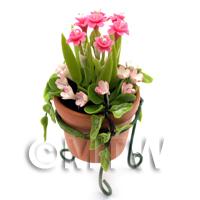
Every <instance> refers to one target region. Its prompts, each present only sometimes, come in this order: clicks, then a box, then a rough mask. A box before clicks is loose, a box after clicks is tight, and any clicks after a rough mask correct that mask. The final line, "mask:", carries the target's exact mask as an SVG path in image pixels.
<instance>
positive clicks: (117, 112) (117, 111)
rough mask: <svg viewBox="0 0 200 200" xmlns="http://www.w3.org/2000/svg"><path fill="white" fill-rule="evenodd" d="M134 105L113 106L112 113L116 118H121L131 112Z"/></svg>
mask: <svg viewBox="0 0 200 200" xmlns="http://www.w3.org/2000/svg"><path fill="white" fill-rule="evenodd" d="M132 105H133V104H132V103H122V104H119V105H113V106H112V107H111V109H110V111H111V112H112V113H113V115H114V117H115V118H121V117H122V116H123V115H124V114H125V113H127V112H128V111H130V110H131V108H132Z"/></svg>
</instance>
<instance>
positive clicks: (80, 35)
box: [67, 29, 86, 46]
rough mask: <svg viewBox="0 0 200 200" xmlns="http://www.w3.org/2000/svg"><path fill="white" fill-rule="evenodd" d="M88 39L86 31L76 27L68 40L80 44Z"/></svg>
mask: <svg viewBox="0 0 200 200" xmlns="http://www.w3.org/2000/svg"><path fill="white" fill-rule="evenodd" d="M85 39H86V33H85V32H82V31H81V30H80V29H74V30H72V32H71V33H70V35H69V39H68V40H67V42H73V44H74V45H76V46H78V45H80V44H81V42H84V41H85Z"/></svg>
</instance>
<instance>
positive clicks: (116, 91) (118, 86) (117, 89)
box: [109, 80, 123, 102]
mask: <svg viewBox="0 0 200 200" xmlns="http://www.w3.org/2000/svg"><path fill="white" fill-rule="evenodd" d="M122 84H123V81H122V80H120V81H118V83H117V84H116V86H115V88H114V90H113V91H112V92H111V94H110V97H109V100H110V102H112V101H113V100H114V99H115V98H117V96H118V95H119V94H120V93H121V87H122Z"/></svg>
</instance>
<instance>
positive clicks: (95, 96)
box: [88, 83, 104, 104]
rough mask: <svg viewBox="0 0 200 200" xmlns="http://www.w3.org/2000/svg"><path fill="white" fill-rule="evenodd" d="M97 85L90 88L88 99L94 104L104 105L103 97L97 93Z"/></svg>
mask: <svg viewBox="0 0 200 200" xmlns="http://www.w3.org/2000/svg"><path fill="white" fill-rule="evenodd" d="M95 87H96V84H95V83H93V84H91V85H90V86H89V87H88V98H89V100H90V101H92V103H94V104H102V103H103V102H104V100H103V97H102V96H100V95H98V94H97V93H96V92H95Z"/></svg>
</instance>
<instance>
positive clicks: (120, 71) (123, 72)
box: [117, 65, 130, 79]
mask: <svg viewBox="0 0 200 200" xmlns="http://www.w3.org/2000/svg"><path fill="white" fill-rule="evenodd" d="M117 76H118V78H119V79H125V78H128V77H129V76H130V69H129V68H127V67H125V66H123V65H120V66H119V67H118V68H117Z"/></svg>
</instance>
